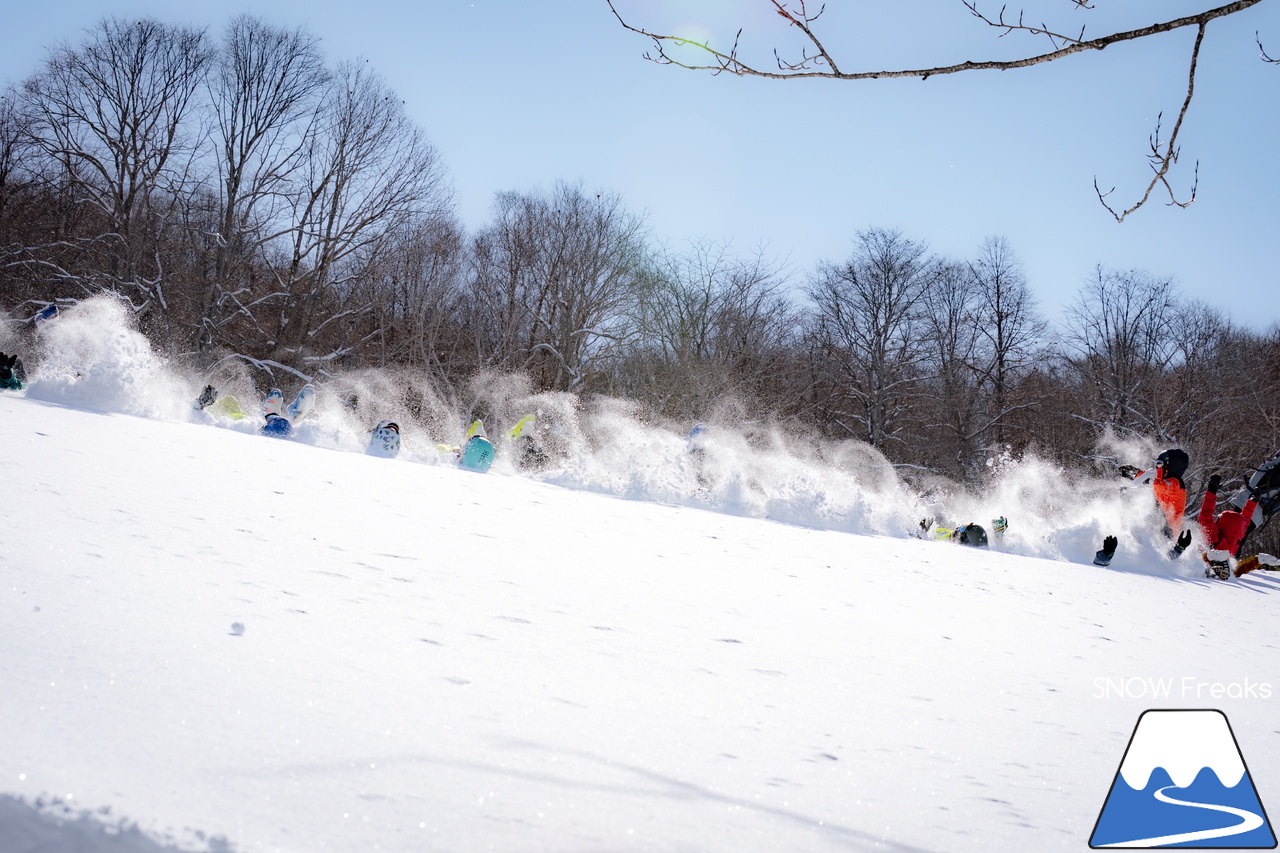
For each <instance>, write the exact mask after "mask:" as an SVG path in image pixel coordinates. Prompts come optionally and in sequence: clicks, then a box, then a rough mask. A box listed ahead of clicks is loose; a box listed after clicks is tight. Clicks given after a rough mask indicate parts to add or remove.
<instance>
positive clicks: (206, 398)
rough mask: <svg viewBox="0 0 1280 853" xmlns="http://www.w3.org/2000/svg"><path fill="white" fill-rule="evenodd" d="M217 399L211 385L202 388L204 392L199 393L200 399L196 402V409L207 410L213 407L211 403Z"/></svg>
mask: <svg viewBox="0 0 1280 853" xmlns="http://www.w3.org/2000/svg"><path fill="white" fill-rule="evenodd" d="M216 399H218V392H217V390H216V389H215V388H214V387H213V386H212V385H206V386H204V390H203V391H201V392H200V397H199V398H198V399H197V400H196V408H197V409H207V408H209V406H211V405H213V401H214V400H216Z"/></svg>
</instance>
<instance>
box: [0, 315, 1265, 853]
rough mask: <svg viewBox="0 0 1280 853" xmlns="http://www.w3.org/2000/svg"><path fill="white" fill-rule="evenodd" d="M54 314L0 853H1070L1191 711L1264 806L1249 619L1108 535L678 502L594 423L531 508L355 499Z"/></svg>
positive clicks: (1035, 487) (750, 464) (497, 501)
mask: <svg viewBox="0 0 1280 853" xmlns="http://www.w3.org/2000/svg"><path fill="white" fill-rule="evenodd" d="M94 310H97V309H93V310H90V309H86V310H85V312H84V316H83V317H81V318H80V319H79V320H77V317H76V315H75V313H74V312H67V316H66V317H64V318H63V319H60V320H58V321H56V322H57V323H59V324H64V325H62V326H61V327H60V328H57V329H53V328H51V329H50V330H49V332H48V333H47V334H46V335H45V338H46V340H45V341H44V342H43V343H42V345H41V346H42V349H41V351H40V353H39V354H38V359H33V362H35V363H37V364H38V368H39V369H38V370H34V371H33V372H34V373H35V374H36V382H35V383H34V384H33V385H32V387H31V388H29V389H28V390H27V391H25V392H22V393H21V394H13V393H7V394H4V395H2V396H0V685H2V688H0V851H5V853H34V851H45V850H76V851H85V853H102V851H117V850H118V851H131V853H140V851H156V850H162V849H163V850H170V849H182V850H214V851H218V850H233V851H238V853H260V852H261V853H265V851H289V853H302V852H303V851H320V850H329V851H344V853H345V851H351V853H355V852H356V851H360V853H364V851H372V850H390V851H427V850H429V851H477V850H500V851H512V850H519V851H540V850H548V851H623V850H636V851H686V850H688V851H696V850H708V851H779V850H787V851H801V850H813V851H825V850H857V851H861V850H883V851H1028V850H1084V849H1087V844H1088V839H1089V835H1090V832H1091V831H1092V829H1093V825H1094V822H1095V820H1096V819H1097V817H1098V813H1099V810H1100V808H1101V806H1102V803H1103V800H1104V799H1105V797H1106V795H1107V791H1108V789H1109V787H1110V785H1111V782H1112V780H1113V778H1114V776H1115V774H1116V772H1117V768H1118V767H1119V764H1120V760H1121V758H1122V756H1123V754H1124V749H1125V746H1126V744H1127V742H1128V738H1129V736H1130V734H1131V732H1132V731H1133V727H1134V724H1135V723H1136V721H1137V719H1138V717H1139V715H1140V714H1141V712H1142V711H1143V710H1145V709H1147V708H1176V707H1186V708H1218V709H1221V710H1223V711H1224V712H1225V713H1226V715H1227V716H1228V718H1229V719H1230V723H1231V726H1232V729H1233V731H1234V733H1235V736H1236V738H1237V739H1238V740H1239V745H1240V748H1241V750H1242V752H1243V755H1244V757H1245V759H1246V761H1247V762H1248V764H1249V770H1250V773H1251V774H1252V778H1253V781H1254V783H1255V785H1256V786H1257V789H1258V794H1259V796H1260V798H1261V800H1262V802H1263V804H1264V805H1266V804H1269V803H1270V804H1272V806H1273V808H1276V806H1275V803H1277V802H1280V736H1278V735H1280V722H1277V720H1278V719H1280V714H1278V711H1280V709H1278V708H1277V702H1280V674H1278V673H1277V670H1276V660H1277V645H1278V644H1280V628H1278V625H1280V623H1278V621H1277V618H1276V613H1275V609H1276V606H1277V603H1278V602H1280V596H1277V597H1276V598H1273V596H1276V595H1277V592H1278V590H1280V584H1278V580H1277V578H1276V577H1275V576H1273V575H1270V574H1266V573H1262V572H1255V573H1254V574H1252V575H1249V576H1247V577H1246V578H1244V579H1240V580H1232V581H1227V582H1218V581H1209V580H1205V579H1203V578H1197V577H1195V574H1196V572H1195V567H1194V565H1193V564H1191V563H1189V562H1188V563H1187V564H1185V565H1180V564H1175V563H1170V562H1169V561H1168V560H1166V559H1165V558H1164V557H1163V556H1161V554H1160V542H1159V539H1158V534H1154V535H1153V536H1151V537H1147V536H1146V534H1145V533H1144V531H1145V529H1146V527H1144V525H1147V524H1148V523H1149V521H1150V515H1151V513H1154V512H1155V511H1154V509H1153V508H1152V507H1150V506H1148V505H1147V504H1145V503H1143V500H1142V499H1143V497H1144V496H1142V495H1140V494H1136V493H1135V494H1121V493H1116V490H1115V489H1114V485H1113V484H1103V485H1097V486H1094V485H1090V484H1088V483H1083V484H1070V483H1064V482H1063V481H1060V480H1055V479H1054V477H1053V476H1052V474H1051V472H1050V473H1046V471H1045V470H1044V467H1043V466H1039V465H1037V464H1036V463H1034V462H1027V463H1023V464H1019V465H1010V466H1009V470H1008V471H1007V472H1006V473H1004V474H1001V475H1000V476H998V477H997V478H996V479H997V483H996V485H994V486H993V488H992V490H991V493H990V494H989V495H987V496H986V497H985V498H983V499H978V498H965V497H964V496H962V495H953V496H951V497H949V498H948V500H949V501H950V503H947V504H945V505H943V506H941V507H939V506H937V505H936V504H930V502H929V501H928V500H925V499H922V498H918V497H916V496H914V495H913V494H912V493H911V492H910V490H909V489H907V488H906V487H905V486H903V485H902V484H900V483H898V482H897V481H896V480H895V479H894V478H892V477H891V476H890V475H888V474H885V473H884V472H880V473H878V474H875V476H868V475H867V474H866V473H865V469H866V465H863V464H853V463H851V464H849V465H847V466H844V467H842V466H841V465H840V464H837V463H838V460H837V461H836V462H830V461H829V462H828V464H827V465H826V466H825V468H824V466H823V465H821V464H819V463H818V462H817V461H815V460H813V459H810V458H798V457H791V456H788V455H787V454H786V453H785V452H784V451H783V450H781V449H774V450H770V449H769V448H767V447H764V448H762V447H761V446H760V445H759V443H758V442H757V443H756V444H754V445H752V446H751V447H747V444H748V442H747V440H746V439H744V438H741V437H740V436H736V435H729V434H727V433H726V434H725V435H724V436H722V437H721V438H720V439H719V444H718V445H716V447H718V448H719V449H718V450H716V449H714V447H713V451H712V452H711V453H710V457H709V458H710V459H711V460H712V474H711V486H710V487H709V489H708V490H707V491H706V492H703V493H698V494H694V491H696V481H694V480H690V476H691V475H690V474H689V471H688V470H687V468H688V465H689V463H688V459H687V458H685V457H687V454H684V453H683V450H684V447H683V437H682V436H679V435H677V434H675V433H674V432H665V431H663V430H660V429H658V428H656V427H642V426H640V425H637V424H635V423H634V422H633V421H631V420H629V419H628V418H627V416H626V412H625V410H624V409H621V408H620V409H619V410H618V411H611V412H604V413H598V414H597V415H595V416H593V417H595V420H593V421H590V423H588V418H587V417H586V415H585V414H584V415H583V419H582V420H581V421H580V422H574V424H570V423H568V422H566V423H565V424H563V425H562V428H563V429H564V430H566V431H572V430H570V427H571V426H572V427H573V429H577V430H579V431H581V432H584V433H585V434H586V439H584V440H583V441H582V442H578V443H576V444H574V443H570V444H569V445H567V446H570V447H571V448H576V450H575V451H574V452H573V453H571V454H570V456H569V458H568V461H567V462H566V463H565V464H564V465H563V466H562V467H560V468H558V469H557V470H554V471H551V472H548V473H546V474H544V475H541V477H540V478H535V477H529V476H524V475H521V474H519V473H518V472H517V471H516V470H515V468H514V467H513V466H512V465H511V464H510V460H509V459H503V458H500V460H499V463H498V464H497V465H495V468H494V470H493V471H491V472H490V473H489V474H487V475H479V474H473V473H469V472H465V471H460V470H457V469H455V468H453V467H451V466H450V465H448V464H445V463H443V462H442V461H441V460H440V459H439V458H438V457H437V455H436V453H435V451H434V450H433V449H432V442H430V441H429V440H428V439H427V437H426V436H424V435H417V434H414V432H413V431H412V430H407V431H406V433H407V434H406V447H405V453H404V454H403V456H402V458H401V459H397V460H387V459H379V458H374V457H370V456H367V455H364V454H363V453H360V452H359V449H360V444H359V441H360V437H361V436H360V433H359V431H358V429H357V428H356V427H353V426H352V425H351V423H350V422H349V421H350V416H349V415H347V414H344V413H343V409H342V407H341V406H338V405H337V404H336V403H334V404H332V405H330V406H328V407H325V406H323V405H322V406H321V407H320V408H319V409H318V410H317V412H316V413H315V415H314V417H313V419H310V422H308V421H304V422H302V423H301V424H300V425H299V430H298V432H299V434H298V437H297V438H296V440H292V441H290V440H277V439H269V438H264V437H261V436H258V435H256V434H255V433H254V432H253V429H252V427H251V425H249V424H243V423H242V424H231V423H229V422H224V423H216V422H213V421H212V419H209V418H207V417H206V416H205V415H202V414H200V413H196V412H194V411H192V410H191V408H190V401H191V400H192V399H193V398H194V396H195V392H196V391H197V390H198V388H199V384H200V380H199V379H197V378H184V377H180V376H174V375H172V374H171V373H169V372H168V371H167V370H166V369H165V368H164V366H163V364H162V363H161V362H159V360H157V359H155V358H154V356H152V355H151V354H150V352H149V350H148V349H147V348H146V347H145V344H143V343H140V338H138V336H137V335H136V333H133V332H130V331H128V330H127V328H117V325H116V324H119V323H120V322H121V318H120V317H119V316H117V314H115V313H113V311H112V310H109V309H102V310H98V313H96V314H95V313H94ZM2 348H3V347H0V349H2ZM122 366H123V367H126V368H127V369H121V368H122ZM324 393H325V391H324V389H322V396H323V395H324ZM330 396H333V395H330ZM392 416H397V415H395V413H392ZM575 424H576V426H575ZM370 425H371V424H370ZM461 426H462V425H461V424H459V427H458V428H459V430H460V429H461ZM365 428H367V426H366V427H365ZM602 434H605V435H614V436H618V437H619V440H618V441H616V442H614V443H609V442H608V441H604V440H602V439H601V438H600V435H602ZM443 438H446V439H447V437H443ZM850 452H851V453H852V452H854V451H850ZM663 460H666V461H663ZM855 461H856V460H855ZM1140 461H1141V460H1140ZM691 482H693V483H695V485H694V486H693V487H692V488H691V487H690V483H691ZM939 508H941V509H942V510H943V511H946V512H948V513H951V514H952V515H953V516H954V517H955V518H957V519H958V520H959V519H962V518H964V517H965V516H961V515H960V513H968V514H969V516H968V517H972V518H977V519H979V520H985V519H988V518H990V517H992V515H993V514H999V513H1000V512H1003V514H1006V515H1008V516H1009V518H1010V522H1011V530H1010V534H1009V537H1008V538H1007V539H1006V540H1004V541H1003V542H1001V543H996V547H993V548H992V549H991V550H986V551H982V550H974V549H966V548H962V547H959V546H953V545H951V544H948V543H941V542H928V541H921V540H918V539H914V538H912V537H910V536H909V535H908V534H909V530H910V527H911V526H912V524H913V520H914V519H916V518H918V517H919V515H920V513H921V512H922V510H925V511H937V510H938V509H939ZM1151 526H1155V525H1151ZM1112 530H1114V531H1115V532H1117V533H1119V534H1120V535H1121V536H1122V540H1123V541H1122V552H1121V554H1120V555H1118V556H1117V558H1116V562H1115V563H1114V564H1113V567H1112V568H1109V569H1102V568H1098V567H1095V566H1092V565H1089V564H1088V557H1089V556H1091V555H1092V551H1093V549H1094V548H1096V547H1097V542H1098V540H1099V538H1100V536H1101V534H1102V533H1103V532H1108V531H1112Z"/></svg>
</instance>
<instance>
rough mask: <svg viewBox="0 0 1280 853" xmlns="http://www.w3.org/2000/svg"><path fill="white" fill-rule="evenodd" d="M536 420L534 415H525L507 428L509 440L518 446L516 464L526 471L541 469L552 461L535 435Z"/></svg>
mask: <svg viewBox="0 0 1280 853" xmlns="http://www.w3.org/2000/svg"><path fill="white" fill-rule="evenodd" d="M536 422H537V419H536V418H535V417H534V416H533V415H525V416H524V417H523V418H521V419H520V420H519V422H518V423H516V425H515V426H513V427H512V428H511V429H509V430H507V440H508V441H510V442H511V444H512V445H513V446H514V447H515V448H516V464H518V465H519V466H520V467H521V468H522V469H524V470H526V471H541V470H542V469H543V468H546V467H547V463H548V462H550V461H551V458H550V457H549V456H547V453H546V451H545V450H543V449H542V448H541V447H540V446H539V445H538V440H537V439H536V438H535V437H534V435H533V425H534V424H535V423H536Z"/></svg>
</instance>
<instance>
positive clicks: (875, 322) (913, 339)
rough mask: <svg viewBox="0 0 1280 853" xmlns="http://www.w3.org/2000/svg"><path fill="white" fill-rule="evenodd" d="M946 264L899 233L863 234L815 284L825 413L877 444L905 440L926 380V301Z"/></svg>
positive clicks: (814, 336)
mask: <svg viewBox="0 0 1280 853" xmlns="http://www.w3.org/2000/svg"><path fill="white" fill-rule="evenodd" d="M938 272H939V262H938V261H937V259H935V258H934V257H933V256H931V255H929V254H928V248H927V247H926V246H925V244H923V243H917V242H914V241H912V240H908V239H906V238H905V237H903V236H902V234H901V233H899V232H898V231H886V230H882V229H871V230H868V231H863V232H860V233H859V234H858V237H857V240H856V241H855V250H854V254H853V257H852V258H850V259H849V260H848V261H846V262H844V263H842V264H839V265H834V264H826V265H823V266H822V267H821V268H820V269H819V272H818V274H817V277H816V278H815V279H814V281H813V282H812V283H811V284H810V286H809V288H808V292H809V298H810V299H811V300H813V303H814V305H815V307H816V309H817V310H816V314H815V317H814V322H813V326H812V329H811V331H810V340H811V342H812V349H813V351H814V354H815V355H814V357H815V360H816V364H817V365H818V367H819V369H820V371H821V372H823V373H825V383H824V384H825V385H826V388H827V390H826V392H825V393H824V394H823V396H822V398H821V399H820V400H819V401H818V405H819V408H820V409H821V410H822V412H823V416H824V418H825V419H826V420H828V421H829V422H830V423H832V424H833V425H835V426H836V427H837V429H838V430H840V431H841V432H843V433H845V434H846V435H848V436H852V437H857V438H861V439H863V440H864V441H866V442H868V443H869V444H871V445H872V446H873V447H875V448H877V449H881V450H883V449H885V448H886V447H887V445H888V444H889V443H890V442H893V441H900V440H901V439H902V435H901V432H902V430H903V429H904V427H905V425H906V422H907V419H908V416H909V415H908V413H909V409H910V405H909V402H910V396H911V394H912V392H913V390H914V387H915V385H916V383H918V382H919V379H920V371H919V367H920V361H921V359H922V358H923V349H924V341H925V338H924V336H923V335H922V334H920V332H921V329H920V325H919V323H920V304H921V300H922V299H923V298H924V297H925V294H926V293H927V292H928V291H929V288H930V287H931V286H933V284H934V282H935V281H936V280H937V277H938Z"/></svg>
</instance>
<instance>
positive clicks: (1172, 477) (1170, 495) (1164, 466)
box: [1093, 447, 1191, 566]
mask: <svg viewBox="0 0 1280 853" xmlns="http://www.w3.org/2000/svg"><path fill="white" fill-rule="evenodd" d="M1190 461H1191V458H1190V457H1189V456H1187V453H1186V451H1184V450H1182V449H1181V448H1178V447H1171V448H1169V449H1168V450H1166V451H1164V452H1163V453H1161V454H1160V455H1159V456H1157V457H1156V458H1155V459H1154V460H1152V462H1151V464H1149V465H1148V466H1147V467H1146V469H1145V470H1144V469H1140V468H1138V467H1137V466H1135V465H1121V466H1120V468H1119V469H1118V470H1119V474H1120V476H1121V477H1124V478H1125V479H1126V480H1132V481H1133V482H1134V483H1135V484H1139V485H1150V486H1151V490H1152V492H1153V494H1154V495H1155V498H1156V503H1157V504H1159V506H1160V510H1161V511H1162V512H1163V513H1164V520H1165V533H1166V534H1168V535H1169V537H1170V538H1174V537H1177V538H1176V544H1175V545H1174V547H1173V550H1172V552H1170V556H1171V557H1176V556H1178V555H1179V554H1181V553H1182V552H1183V551H1184V550H1185V549H1186V547H1187V546H1188V545H1190V544H1191V531H1189V530H1188V531H1183V530H1182V521H1183V516H1184V515H1185V514H1186V511H1187V486H1186V484H1185V483H1184V482H1183V480H1182V478H1183V476H1184V475H1185V474H1186V473H1187V466H1188V464H1190ZM1119 544H1120V540H1119V539H1117V538H1116V537H1115V536H1107V537H1106V538H1105V539H1104V540H1103V541H1102V548H1101V549H1100V550H1099V551H1098V552H1097V553H1096V554H1094V556H1093V564H1094V565H1095V566H1107V565H1110V564H1111V558H1112V557H1114V556H1115V553H1116V548H1117V547H1118V546H1119Z"/></svg>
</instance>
